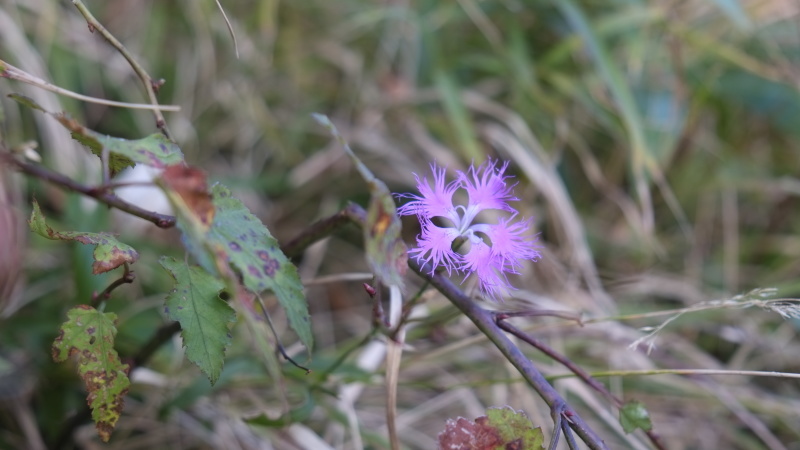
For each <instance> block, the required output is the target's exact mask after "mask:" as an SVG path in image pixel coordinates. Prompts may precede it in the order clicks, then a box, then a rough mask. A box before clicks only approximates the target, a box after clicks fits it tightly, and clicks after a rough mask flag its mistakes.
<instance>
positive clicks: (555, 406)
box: [408, 258, 608, 449]
mask: <svg viewBox="0 0 800 450" xmlns="http://www.w3.org/2000/svg"><path fill="white" fill-rule="evenodd" d="M408 266H409V267H410V268H411V269H412V270H414V271H415V272H417V273H418V274H419V275H420V276H421V277H422V278H424V279H426V280H428V281H430V283H431V284H432V285H433V286H434V287H435V288H436V289H438V290H439V292H441V293H442V294H444V296H445V297H447V299H448V300H450V302H451V303H453V304H454V305H455V306H456V307H457V308H458V309H460V310H461V312H462V313H464V315H465V316H467V317H468V318H469V319H470V320H471V321H472V322H473V323H474V324H475V325H476V326H477V327H478V329H479V330H481V332H482V333H483V334H484V335H486V337H488V338H489V340H490V341H492V343H493V344H494V345H495V347H497V349H498V350H500V352H501V353H502V354H503V356H505V357H506V359H508V361H509V362H511V364H513V365H514V367H516V368H517V370H519V372H520V374H522V376H523V378H525V380H526V381H527V382H528V384H530V385H531V387H533V389H534V390H536V392H537V393H538V394H539V396H540V397H542V399H543V400H544V401H545V402H546V403H547V404H548V405H549V406H550V411H551V414H552V417H553V420H554V423H555V424H556V426H557V428H556V429H555V430H553V433H554V434H555V435H557V434H559V433H561V432H562V430H561V429H560V427H559V425H560V423H561V420H566V421H567V422H568V423H569V426H570V427H571V428H572V429H573V430H574V431H575V433H577V434H578V436H580V438H581V439H582V440H583V442H585V443H586V444H587V445H588V446H589V448H591V449H606V448H608V447H606V444H605V443H604V442H603V440H602V439H600V437H599V436H598V435H597V434H596V433H595V432H594V430H592V429H591V428H590V427H589V425H587V424H586V422H584V421H583V419H582V418H581V417H580V416H579V415H578V413H577V412H576V411H575V410H574V409H572V407H571V406H569V405H568V404H567V402H566V401H565V400H564V399H563V398H562V397H561V395H560V394H559V393H558V392H557V391H556V390H555V389H554V388H553V386H552V385H550V383H548V382H547V380H546V379H545V377H544V376H543V375H542V373H541V372H539V370H538V369H537V368H536V366H535V365H534V364H533V362H532V361H531V360H530V359H528V358H527V357H526V356H525V355H524V354H523V353H522V351H521V350H520V349H519V347H517V346H516V345H514V343H513V342H511V340H510V339H509V338H508V337H507V336H506V335H505V333H504V332H503V330H501V329H500V327H499V326H498V324H497V322H496V321H495V318H494V316H493V314H492V313H491V312H490V311H487V310H485V309H483V308H481V307H480V306H478V305H477V304H476V303H475V301H474V300H472V299H471V298H469V297H468V296H467V295H466V294H464V292H462V291H461V289H459V288H458V286H456V285H455V284H453V282H452V281H450V280H449V279H448V278H446V277H444V276H442V275H440V274H435V273H434V274H431V273H430V270H426V269H428V268H423V267H421V266H420V265H419V263H418V262H417V261H415V260H414V259H413V258H411V259H409V260H408ZM567 439H569V438H567Z"/></svg>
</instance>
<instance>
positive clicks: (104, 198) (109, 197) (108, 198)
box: [0, 151, 175, 228]
mask: <svg viewBox="0 0 800 450" xmlns="http://www.w3.org/2000/svg"><path fill="white" fill-rule="evenodd" d="M0 162H4V163H6V164H8V165H9V166H11V167H13V168H14V169H16V170H18V171H20V172H22V173H24V174H27V175H30V176H32V177H35V178H38V179H40V180H45V181H47V182H50V183H53V184H55V185H57V186H60V187H62V188H65V189H68V190H70V191H74V192H80V193H81V194H84V195H86V196H88V197H92V198H94V199H95V200H97V201H99V202H101V203H104V204H106V205H108V206H111V207H114V208H117V209H119V210H120V211H125V212H126V213H128V214H131V215H134V216H136V217H141V218H142V219H145V220H148V221H150V222H153V223H154V224H155V225H156V226H157V227H159V228H172V227H174V226H175V217H174V216H170V215H167V214H160V213H157V212H154V211H147V210H145V209H143V208H140V207H138V206H136V205H134V204H131V203H128V202H126V201H125V200H123V199H121V198H120V197H117V196H116V195H114V194H111V193H108V192H105V190H104V189H97V188H95V187H91V186H86V185H83V184H80V183H78V182H77V181H75V180H73V179H71V178H69V177H67V176H65V175H62V174H60V173H58V172H54V171H52V170H50V169H48V168H46V167H44V166H42V165H39V164H31V163H28V162H24V161H21V160H19V159H17V158H15V157H14V155H12V154H10V153H8V152H4V151H0Z"/></svg>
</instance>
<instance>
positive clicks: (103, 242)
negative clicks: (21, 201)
mask: <svg viewBox="0 0 800 450" xmlns="http://www.w3.org/2000/svg"><path fill="white" fill-rule="evenodd" d="M28 224H29V225H30V227H31V230H33V231H34V232H35V233H36V234H38V235H40V236H43V237H46V238H47V239H51V240H60V241H78V242H80V243H81V244H86V245H94V246H95V249H94V253H92V256H94V263H93V264H92V273H93V274H95V275H97V274H100V273H104V272H108V271H109V270H113V269H116V268H117V267H119V266H121V265H123V264H125V263H129V264H133V263H134V262H136V260H137V259H139V253H137V252H136V250H134V249H133V248H132V247H131V246H129V245H127V244H123V243H122V242H120V241H118V240H117V238H115V237H114V236H113V235H111V234H109V233H88V232H83V231H61V232H59V231H55V230H53V229H52V228H50V227H49V226H48V225H47V223H46V222H45V220H44V216H43V215H42V210H41V209H40V208H39V203H37V202H36V200H34V201H33V211H32V212H31V218H30V220H28Z"/></svg>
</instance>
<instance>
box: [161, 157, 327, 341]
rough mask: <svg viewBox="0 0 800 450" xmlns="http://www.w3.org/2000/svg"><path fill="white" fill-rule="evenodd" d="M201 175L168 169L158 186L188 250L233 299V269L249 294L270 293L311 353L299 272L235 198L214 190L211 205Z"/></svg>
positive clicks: (221, 189) (217, 188)
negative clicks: (273, 294)
mask: <svg viewBox="0 0 800 450" xmlns="http://www.w3.org/2000/svg"><path fill="white" fill-rule="evenodd" d="M197 172H198V171H197V170H196V169H191V168H188V169H186V170H182V171H178V170H173V169H171V168H168V169H167V170H166V171H165V172H164V174H163V175H162V177H161V179H160V180H159V181H158V184H159V185H160V186H161V187H162V188H163V189H164V192H165V193H166V194H167V197H168V198H169V199H170V202H171V204H172V206H173V207H174V209H175V213H176V217H177V219H178V228H179V229H180V230H181V232H182V233H183V243H184V245H185V246H186V249H187V250H188V251H189V253H191V254H192V255H193V256H194V257H195V258H196V259H197V260H198V262H199V263H200V265H201V266H202V267H203V268H204V269H206V270H207V271H208V272H210V273H214V274H218V275H219V276H220V278H222V279H224V280H226V282H227V283H228V284H229V286H228V287H229V288H231V287H233V289H232V293H233V294H234V295H236V294H237V291H236V289H235V281H233V283H231V281H230V280H235V277H234V276H233V275H232V273H231V270H230V267H229V264H230V265H233V267H235V268H236V269H237V270H238V271H239V273H240V274H241V277H242V281H243V283H244V285H245V287H247V289H249V290H250V291H252V292H256V293H259V292H262V291H264V290H265V289H271V290H272V291H273V292H274V293H275V295H276V297H277V298H278V301H279V302H280V303H281V305H282V306H283V308H284V309H285V310H286V316H287V317H288V319H289V325H290V326H291V327H292V329H293V330H294V331H295V333H297V335H298V337H299V338H300V341H301V342H302V343H303V344H304V345H305V346H306V348H308V350H309V352H310V351H311V349H312V348H313V343H314V338H313V335H312V334H311V319H310V317H309V315H308V305H307V303H306V299H305V296H304V294H303V285H302V283H301V282H300V276H299V275H298V274H297V268H296V267H295V266H294V264H292V263H291V261H289V259H288V258H287V257H286V255H284V254H283V252H282V251H281V250H280V248H279V247H278V241H276V240H275V238H274V237H272V235H271V234H270V232H269V230H267V228H266V227H265V226H264V224H263V223H261V221H260V220H259V219H258V218H257V217H256V216H254V215H253V214H252V213H251V212H250V210H248V209H247V207H245V206H244V205H243V204H242V202H241V201H239V200H237V199H235V198H233V197H232V196H231V192H230V190H228V188H226V187H225V186H222V185H220V184H217V185H215V186H214V187H213V188H212V192H211V201H210V203H209V202H207V201H206V198H205V196H207V195H208V191H207V190H205V188H204V187H203V186H205V178H204V177H202V176H201V175H200V174H198V173H197ZM212 220H213V221H212ZM209 222H211V223H210V225H209ZM231 284H233V286H230V285H231Z"/></svg>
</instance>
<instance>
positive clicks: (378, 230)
mask: <svg viewBox="0 0 800 450" xmlns="http://www.w3.org/2000/svg"><path fill="white" fill-rule="evenodd" d="M313 116H314V119H316V121H317V122H319V124H320V125H322V126H324V127H326V128H327V129H328V130H329V131H330V132H331V134H333V136H334V137H335V138H336V139H337V140H338V141H339V144H340V145H342V147H344V150H345V152H346V153H347V155H348V156H349V157H350V159H351V160H352V161H353V164H354V165H355V166H356V168H357V169H358V172H359V173H360V174H361V178H363V179H364V181H366V182H367V188H368V189H369V193H370V201H369V207H368V208H367V223H366V225H365V226H364V247H365V250H366V253H367V261H368V262H369V265H370V267H371V268H372V271H373V272H374V273H375V275H376V276H377V277H378V278H379V279H380V280H381V282H383V283H384V284H386V285H387V286H389V285H397V286H400V287H402V286H403V275H405V273H406V270H408V264H407V262H408V252H407V249H406V245H405V243H403V240H402V239H401V237H400V231H401V228H402V225H401V222H400V218H399V217H398V216H397V208H396V206H395V204H394V198H392V194H391V192H390V191H389V188H387V187H386V185H385V184H384V183H383V181H381V180H379V179H377V178H376V177H375V176H374V175H373V174H372V172H370V170H369V169H368V168H367V166H365V165H364V163H362V162H361V160H360V159H358V157H357V156H356V154H355V153H353V150H352V149H351V148H350V145H348V143H347V141H345V140H344V138H343V137H342V135H340V134H339V131H338V130H337V129H336V127H335V126H334V125H333V123H332V122H331V121H330V119H328V117H327V116H324V115H321V114H313Z"/></svg>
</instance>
